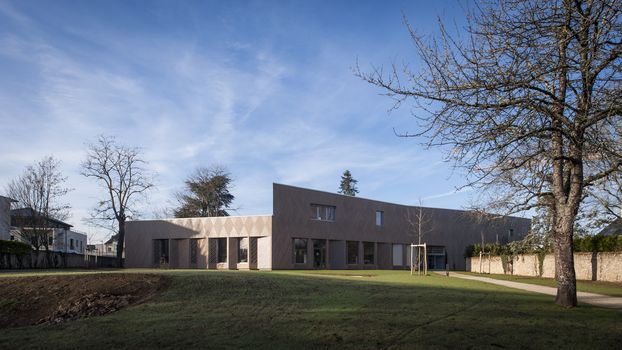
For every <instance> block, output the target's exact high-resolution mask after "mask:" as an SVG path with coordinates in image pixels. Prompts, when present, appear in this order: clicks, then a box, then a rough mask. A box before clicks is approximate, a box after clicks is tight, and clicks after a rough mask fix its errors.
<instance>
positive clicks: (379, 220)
mask: <svg viewBox="0 0 622 350" xmlns="http://www.w3.org/2000/svg"><path fill="white" fill-rule="evenodd" d="M383 225H384V212H383V211H380V210H376V226H383Z"/></svg>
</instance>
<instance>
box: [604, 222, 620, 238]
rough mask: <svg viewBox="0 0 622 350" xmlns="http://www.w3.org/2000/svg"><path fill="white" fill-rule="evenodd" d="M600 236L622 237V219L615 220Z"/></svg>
mask: <svg viewBox="0 0 622 350" xmlns="http://www.w3.org/2000/svg"><path fill="white" fill-rule="evenodd" d="M598 235H600V236H616V235H622V219H615V220H614V221H613V222H612V223H610V224H609V225H608V226H607V227H605V228H604V229H603V230H602V231H600V232H599V233H598Z"/></svg>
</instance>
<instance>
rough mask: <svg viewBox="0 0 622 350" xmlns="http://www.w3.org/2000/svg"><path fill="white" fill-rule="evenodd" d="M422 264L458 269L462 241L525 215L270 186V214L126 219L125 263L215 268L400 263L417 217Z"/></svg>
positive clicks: (404, 262) (525, 222)
mask: <svg viewBox="0 0 622 350" xmlns="http://www.w3.org/2000/svg"><path fill="white" fill-rule="evenodd" d="M421 216H423V217H425V221H424V220H421V222H422V226H425V227H422V231H424V232H425V235H424V236H423V239H422V242H425V243H427V245H428V254H427V259H428V267H429V268H430V269H445V267H446V266H447V267H449V268H450V269H458V270H464V269H465V259H464V252H465V248H466V246H467V245H469V244H473V243H478V242H481V241H482V238H483V239H484V240H485V241H486V242H489V243H490V242H501V243H505V242H508V241H512V240H518V239H521V238H522V237H524V235H525V234H527V231H528V230H529V227H530V224H531V220H529V219H523V218H517V217H504V218H502V219H495V220H490V221H483V220H481V218H477V217H475V216H474V215H473V213H470V212H467V211H460V210H450V209H436V208H422V207H414V206H406V205H399V204H392V203H386V202H380V201H375V200H370V199H364V198H358V197H350V196H344V195H340V194H334V193H328V192H321V191H315V190H309V189H304V188H299V187H293V186H286V185H280V184H274V185H273V213H272V215H260V216H238V217H233V216H230V217H210V218H189V219H168V220H146V221H131V222H128V223H127V227H126V266H127V267H154V266H155V267H157V266H166V267H171V268H209V269H214V268H223V269H400V268H407V267H408V266H409V264H410V244H411V243H413V242H415V241H416V240H417V238H416V233H415V232H417V227H418V223H417V217H421Z"/></svg>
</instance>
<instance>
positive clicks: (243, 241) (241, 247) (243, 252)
mask: <svg viewBox="0 0 622 350" xmlns="http://www.w3.org/2000/svg"><path fill="white" fill-rule="evenodd" d="M238 262H239V263H245V262H248V238H240V239H238Z"/></svg>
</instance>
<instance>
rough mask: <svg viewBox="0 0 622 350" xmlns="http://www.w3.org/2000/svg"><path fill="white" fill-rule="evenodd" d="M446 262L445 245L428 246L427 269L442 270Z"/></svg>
mask: <svg viewBox="0 0 622 350" xmlns="http://www.w3.org/2000/svg"><path fill="white" fill-rule="evenodd" d="M446 263H447V254H446V252H445V247H428V269H429V270H444V269H445V264H446Z"/></svg>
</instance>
